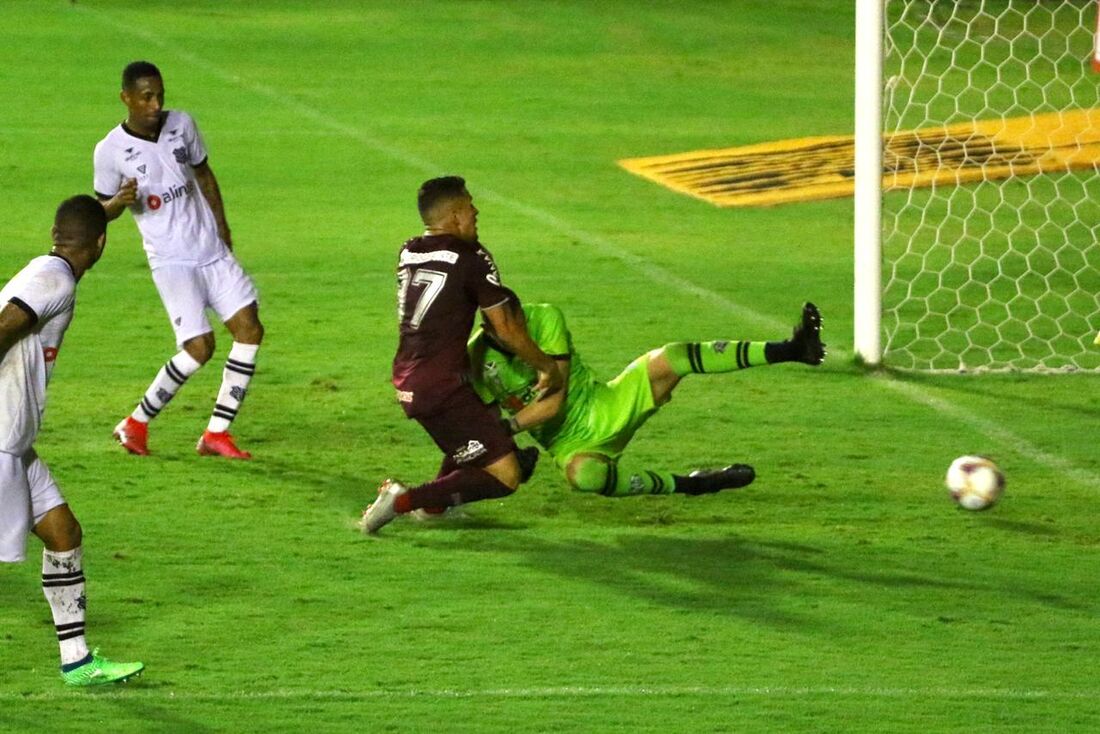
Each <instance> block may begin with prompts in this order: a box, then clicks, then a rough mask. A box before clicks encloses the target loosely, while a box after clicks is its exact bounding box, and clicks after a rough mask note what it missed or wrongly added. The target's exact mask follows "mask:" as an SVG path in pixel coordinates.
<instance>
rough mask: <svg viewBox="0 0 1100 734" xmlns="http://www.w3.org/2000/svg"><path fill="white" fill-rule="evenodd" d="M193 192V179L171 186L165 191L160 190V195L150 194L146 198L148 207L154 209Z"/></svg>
mask: <svg viewBox="0 0 1100 734" xmlns="http://www.w3.org/2000/svg"><path fill="white" fill-rule="evenodd" d="M193 193H195V182H194V181H188V182H187V183H185V184H183V185H182V186H172V187H171V188H169V189H168V190H167V191H164V192H162V193H161V195H160V196H157V195H156V194H150V195H149V199H148V204H149V208H150V209H152V210H153V211H156V210H157V209H160V208H161V207H162V206H163V205H165V204H168V203H169V202H172V201H175V200H176V199H180V198H183V197H184V196H190V195H191V194H193Z"/></svg>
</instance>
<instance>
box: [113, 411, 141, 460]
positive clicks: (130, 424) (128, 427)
mask: <svg viewBox="0 0 1100 734" xmlns="http://www.w3.org/2000/svg"><path fill="white" fill-rule="evenodd" d="M114 434H115V438H116V439H117V440H118V442H119V443H120V444H121V445H122V448H124V449H126V450H127V451H129V452H130V453H131V454H137V455H138V456H148V455H149V424H148V423H142V422H141V421H136V420H134V419H133V417H132V416H126V417H125V418H123V419H122V422H121V423H119V424H118V425H117V426H115V431H114Z"/></svg>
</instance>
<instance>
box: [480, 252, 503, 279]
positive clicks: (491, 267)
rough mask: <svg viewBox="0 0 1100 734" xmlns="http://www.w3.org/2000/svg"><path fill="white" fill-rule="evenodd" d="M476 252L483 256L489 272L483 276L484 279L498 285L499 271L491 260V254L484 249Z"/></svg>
mask: <svg viewBox="0 0 1100 734" xmlns="http://www.w3.org/2000/svg"><path fill="white" fill-rule="evenodd" d="M477 254H478V255H481V256H482V257H483V258H485V263H486V264H487V265H488V266H489V274H488V275H486V276H485V280H487V281H489V282H490V283H492V284H493V285H500V273H499V272H498V271H497V264H496V263H495V262H493V256H492V255H490V254H489V253H488V252H486V251H485V250H478V251H477Z"/></svg>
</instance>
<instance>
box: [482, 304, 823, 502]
mask: <svg viewBox="0 0 1100 734" xmlns="http://www.w3.org/2000/svg"><path fill="white" fill-rule="evenodd" d="M513 307H518V306H513ZM522 309H523V314H524V316H526V319H527V329H528V331H529V332H530V334H531V338H532V339H533V340H534V342H535V343H536V344H538V346H539V347H540V348H541V349H542V350H543V351H544V352H545V353H546V354H548V355H549V356H551V357H552V358H553V359H554V360H555V361H556V362H557V364H558V368H559V369H560V370H561V372H562V375H563V377H565V380H566V388H565V389H563V390H561V391H559V392H557V393H554V394H552V395H549V396H546V397H543V398H542V399H541V400H539V399H537V398H539V397H540V396H539V395H538V392H537V390H536V384H537V382H538V375H537V374H536V373H535V372H534V370H532V369H531V368H530V367H529V366H528V365H527V364H526V363H524V362H523V361H522V360H520V359H518V358H516V357H515V356H514V355H512V354H510V353H509V352H508V351H507V350H506V349H505V348H504V347H503V346H502V345H501V344H499V343H498V342H497V341H496V340H495V339H494V338H493V334H492V332H491V327H488V326H486V325H483V326H482V328H480V329H478V330H477V331H475V332H474V334H473V336H471V338H470V341H469V345H468V347H469V351H470V362H471V364H472V366H473V383H474V388H475V390H477V392H478V394H479V395H480V396H481V399H482V400H484V401H485V402H486V403H496V404H498V405H499V406H500V408H501V410H502V415H503V416H504V418H503V420H504V421H506V422H507V424H508V427H509V430H510V431H511V432H512V433H520V432H523V431H527V432H528V433H530V435H531V437H532V438H534V439H535V441H537V442H538V443H539V444H540V445H541V446H542V447H543V448H544V449H545V450H546V451H547V452H548V453H549V454H550V455H551V456H552V457H553V458H554V462H555V463H556V464H557V465H558V468H559V469H561V470H562V472H564V474H565V478H566V480H567V481H568V482H569V484H570V486H572V487H573V488H574V489H576V490H579V491H582V492H596V493H599V494H602V495H604V496H605V497H624V496H628V495H639V494H671V493H673V492H677V493H682V494H691V495H699V494H710V493H712V492H718V491H720V490H723V489H736V488H738V487H744V486H747V485H748V484H751V483H752V481H753V479H755V477H756V475H755V472H754V471H753V468H752V467H751V466H748V465H746V464H733V465H731V466H727V467H725V468H723V469H716V470H708V471H692V472H690V473H688V474H686V475H679V474H673V473H671V472H668V471H663V470H653V469H644V468H641V467H626V466H620V462H619V458H620V456H621V455H622V453H623V451H624V450H625V449H626V446H627V444H628V443H630V439H631V438H633V436H634V434H635V432H636V431H637V430H638V429H639V428H641V426H642V424H644V423H645V422H646V420H647V419H648V418H649V417H650V416H651V415H653V414H654V413H655V412H656V411H657V409H658V408H660V407H661V406H662V405H664V404H665V403H667V402H668V401H669V399H670V398H671V396H672V390H673V389H674V388H675V387H676V385H677V384H679V382H680V380H681V379H682V378H684V377H686V376H688V375H694V374H712V373H717V372H732V371H735V370H740V369H745V368H747V367H755V366H757V365H766V364H775V363H778V362H802V363H804V364H809V365H815V366H816V365H819V364H821V362H822V361H823V360H824V359H825V345H824V344H823V343H822V342H821V315H820V313H819V312H818V310H817V307H816V306H814V305H813V304H812V303H807V304H805V305H804V306H803V307H802V315H801V318H800V320H799V323H798V324H797V325H796V326H795V328H794V333H793V334H792V336H791V338H790V339H787V340H785V341H777V342H754V341H737V340H729V341H712V342H676V343H672V344H666V345H665V346H663V347H660V348H658V349H654V350H652V351H650V352H647V353H646V354H643V355H642V356H641V357H638V358H637V359H635V360H634V361H633V362H631V363H630V364H629V365H628V366H627V367H626V369H624V370H623V371H622V373H620V374H619V376H618V377H616V378H615V379H613V380H611V381H610V382H607V383H603V382H600V381H598V380H597V379H596V377H595V376H594V375H593V374H592V372H591V371H590V370H589V369H588V367H587V366H585V364H584V362H583V361H581V358H580V356H579V355H578V354H577V352H576V350H575V349H574V347H573V339H572V336H571V335H570V333H569V329H568V328H567V327H566V324H565V317H564V315H563V314H562V312H561V311H560V310H559V309H558V308H557V307H555V306H552V305H550V304H546V303H540V304H532V305H525V306H523V307H522Z"/></svg>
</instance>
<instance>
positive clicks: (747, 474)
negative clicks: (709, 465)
mask: <svg viewBox="0 0 1100 734" xmlns="http://www.w3.org/2000/svg"><path fill="white" fill-rule="evenodd" d="M754 479H756V472H755V471H754V470H753V468H752V467H751V466H749V465H748V464H731V465H729V466H727V467H724V468H722V469H696V470H695V471H693V472H691V473H690V474H688V475H687V476H686V477H676V491H677V492H679V493H681V494H692V495H700V494H714V493H715V492H721V491H722V490H723V489H740V488H741V487H747V486H749V485H750V484H752V482H753V480H754Z"/></svg>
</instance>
